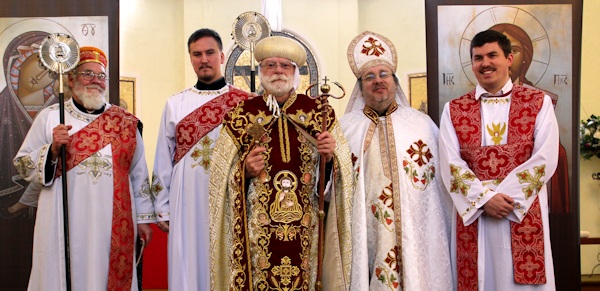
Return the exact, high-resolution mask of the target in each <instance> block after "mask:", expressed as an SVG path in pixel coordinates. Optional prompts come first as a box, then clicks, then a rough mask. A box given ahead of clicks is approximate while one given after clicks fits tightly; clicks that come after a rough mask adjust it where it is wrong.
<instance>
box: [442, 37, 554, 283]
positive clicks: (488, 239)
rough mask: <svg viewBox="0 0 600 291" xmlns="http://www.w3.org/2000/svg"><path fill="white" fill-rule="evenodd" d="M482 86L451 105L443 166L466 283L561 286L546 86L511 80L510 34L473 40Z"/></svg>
mask: <svg viewBox="0 0 600 291" xmlns="http://www.w3.org/2000/svg"><path fill="white" fill-rule="evenodd" d="M471 59H472V70H473V73H474V74H475V76H476V77H477V81H478V83H479V84H478V85H477V86H476V88H475V89H474V90H472V91H471V92H469V93H467V94H466V95H464V96H462V97H460V98H457V99H454V100H452V101H450V102H449V103H447V104H446V105H445V106H444V111H443V114H442V117H441V122H440V164H441V174H442V178H443V180H444V184H445V186H446V188H447V189H448V191H449V192H450V196H451V197H452V200H453V201H454V206H455V208H456V211H457V214H454V215H453V216H454V217H453V220H454V222H453V226H454V227H455V230H454V232H455V233H456V236H455V237H454V239H456V255H457V275H458V279H457V284H458V290H554V289H555V284H554V268H553V262H552V251H551V248H550V231H549V223H548V193H547V190H546V182H548V180H549V179H550V178H551V177H552V175H553V173H554V171H555V169H556V166H557V162H558V148H559V144H558V125H557V122H556V117H555V115H554V110H553V108H552V101H551V99H550V97H549V96H547V95H546V94H544V93H543V92H542V91H539V90H536V89H532V88H526V87H522V86H519V85H513V83H512V81H511V79H510V77H509V67H510V66H511V65H512V63H513V54H512V52H511V44H510V40H508V39H507V37H506V36H504V35H503V34H502V33H499V32H496V31H493V30H487V31H483V32H480V33H479V34H477V35H476V36H475V37H474V38H473V40H472V42H471Z"/></svg>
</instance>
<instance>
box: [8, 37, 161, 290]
mask: <svg viewBox="0 0 600 291" xmlns="http://www.w3.org/2000/svg"><path fill="white" fill-rule="evenodd" d="M107 64H108V62H107V59H106V55H105V54H104V52H102V51H101V50H100V49H98V48H94V47H82V48H81V49H80V61H79V63H78V65H77V67H76V68H75V69H74V70H73V71H72V72H70V73H69V78H68V83H69V86H70V87H71V89H72V92H73V97H72V98H71V99H70V100H69V101H67V102H65V110H64V113H65V124H60V123H59V113H60V112H59V106H58V104H55V105H52V106H49V107H47V108H45V109H44V110H42V111H40V113H39V114H38V116H37V117H36V118H35V120H34V122H33V125H32V126H31V129H30V130H29V132H28V134H27V137H26V138H25V140H24V142H23V145H22V146H21V148H20V150H19V152H18V153H17V155H16V157H15V159H14V164H15V166H16V167H17V169H18V171H19V173H20V174H21V175H22V176H23V177H24V179H25V180H27V181H29V182H30V183H36V184H39V185H41V187H42V189H41V193H40V196H39V202H38V211H37V219H36V224H35V232H34V245H33V265H32V269H31V276H30V279H29V287H28V290H65V289H66V276H65V261H64V258H65V254H64V244H63V243H64V238H63V233H64V232H63V214H62V213H63V204H62V177H60V176H61V174H62V171H61V162H60V159H61V158H60V155H59V153H60V148H61V146H63V145H64V146H65V148H66V151H67V155H66V165H67V173H68V179H67V183H68V185H67V189H68V191H67V192H68V206H69V209H68V211H69V212H68V215H69V238H70V257H71V260H70V266H71V267H70V269H71V282H72V285H71V286H72V289H73V290H138V286H137V279H134V278H136V268H135V261H136V260H135V258H136V254H135V253H134V250H135V239H136V235H138V234H139V236H140V237H141V238H142V239H144V240H145V241H146V244H147V243H148V242H149V241H150V239H151V236H152V230H151V228H150V226H149V225H148V223H151V222H155V214H154V206H153V204H152V201H151V196H150V187H149V183H148V168H147V165H146V159H145V155H144V145H143V143H142V138H141V135H140V133H139V132H138V130H137V128H138V122H139V121H138V119H137V118H135V117H134V116H133V115H131V114H130V113H128V112H126V111H125V110H124V109H122V108H120V107H118V106H114V105H111V104H108V103H107V102H106V100H105V96H104V94H105V89H106V86H107V82H108V77H107V75H106V66H107Z"/></svg>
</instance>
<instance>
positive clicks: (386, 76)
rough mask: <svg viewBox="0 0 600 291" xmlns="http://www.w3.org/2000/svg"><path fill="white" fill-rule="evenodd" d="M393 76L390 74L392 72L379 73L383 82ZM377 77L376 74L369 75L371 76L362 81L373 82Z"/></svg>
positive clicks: (366, 76) (367, 75)
mask: <svg viewBox="0 0 600 291" xmlns="http://www.w3.org/2000/svg"><path fill="white" fill-rule="evenodd" d="M391 75H392V73H390V72H386V71H383V72H379V78H381V79H382V80H383V79H387V78H389V77H390V76H391ZM375 76H376V75H375V74H374V73H369V74H366V75H365V76H364V77H362V78H361V79H363V80H365V81H367V82H372V81H373V80H375Z"/></svg>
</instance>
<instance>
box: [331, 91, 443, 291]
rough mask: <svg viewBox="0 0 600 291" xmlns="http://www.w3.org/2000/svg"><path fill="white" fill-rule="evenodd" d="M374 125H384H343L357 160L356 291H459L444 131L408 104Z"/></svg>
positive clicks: (358, 117)
mask: <svg viewBox="0 0 600 291" xmlns="http://www.w3.org/2000/svg"><path fill="white" fill-rule="evenodd" d="M402 97H403V96H402ZM360 98H362V97H360ZM399 98H400V97H399V96H398V95H397V96H396V99H397V100H399ZM373 112H374V111H373ZM372 118H373V119H376V120H377V125H376V124H375V122H374V120H372V119H371V118H369V117H367V115H365V113H363V110H354V111H352V112H349V113H346V114H345V115H344V116H343V117H342V118H341V120H340V123H341V125H342V130H343V131H344V135H345V136H346V138H347V140H348V143H349V145H350V149H351V151H352V153H353V155H355V156H357V157H358V160H357V164H356V165H357V167H358V182H357V186H356V192H355V196H354V205H353V212H352V214H353V215H352V216H353V221H352V233H353V241H352V248H353V255H352V275H351V290H357V291H358V290H452V289H453V281H452V273H451V272H452V270H451V262H450V258H451V256H450V229H451V226H450V220H451V218H450V215H451V213H452V205H451V201H450V199H449V197H448V195H447V194H446V192H445V190H444V189H443V185H442V183H441V179H440V177H439V171H438V169H439V165H438V146H437V134H438V128H437V127H436V125H435V124H434V123H433V121H432V120H431V119H430V118H429V116H427V115H425V114H423V113H421V112H419V111H417V110H415V109H412V108H410V107H407V106H405V105H402V104H399V105H398V108H397V109H396V110H395V111H393V112H392V113H391V114H388V115H387V116H385V117H376V115H375V116H373V117H372ZM398 237H401V239H398ZM398 251H399V252H400V255H397V252H398ZM398 260H401V261H398ZM401 281H403V282H401ZM402 287H403V288H402Z"/></svg>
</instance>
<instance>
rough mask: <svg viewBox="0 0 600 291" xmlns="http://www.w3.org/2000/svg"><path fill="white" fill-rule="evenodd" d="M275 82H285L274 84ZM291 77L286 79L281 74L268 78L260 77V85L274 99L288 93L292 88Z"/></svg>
mask: <svg viewBox="0 0 600 291" xmlns="http://www.w3.org/2000/svg"><path fill="white" fill-rule="evenodd" d="M275 80H284V81H285V82H283V83H282V82H276V83H275V82H274V81H275ZM293 81H294V79H293V77H288V76H286V75H283V74H275V75H272V76H270V77H267V76H261V78H260V83H261V84H262V86H263V87H264V88H265V90H266V91H267V93H269V94H273V95H275V97H280V96H283V95H285V94H287V93H289V92H290V91H291V90H292V88H293V85H294V84H293Z"/></svg>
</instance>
